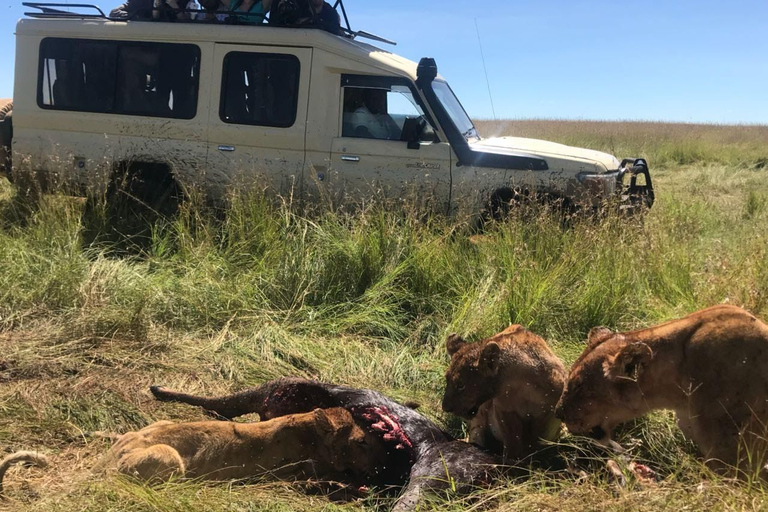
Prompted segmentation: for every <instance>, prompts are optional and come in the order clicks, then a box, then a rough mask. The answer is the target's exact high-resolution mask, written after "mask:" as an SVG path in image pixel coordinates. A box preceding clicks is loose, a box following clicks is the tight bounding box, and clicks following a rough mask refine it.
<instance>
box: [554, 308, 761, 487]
mask: <svg viewBox="0 0 768 512" xmlns="http://www.w3.org/2000/svg"><path fill="white" fill-rule="evenodd" d="M654 409H672V410H674V411H675V413H676V414H677V421H678V424H679V425H680V427H681V429H682V430H683V433H685V434H686V436H688V437H689V438H690V439H692V440H693V441H694V442H695V443H696V445H697V446H698V447H699V450H701V452H702V453H703V454H704V456H705V457H706V459H707V462H708V464H709V465H710V467H712V468H714V469H716V470H723V469H731V468H734V467H736V468H739V469H741V470H745V471H751V472H762V473H765V470H764V469H763V466H764V464H765V462H766V448H768V447H767V446H766V443H765V439H766V438H765V435H766V433H768V428H766V427H767V426H768V326H766V324H764V323H763V322H761V321H760V320H758V319H757V318H755V317H754V316H752V315H751V314H749V313H747V312H746V311H744V310H743V309H741V308H738V307H735V306H726V305H722V306H714V307H711V308H708V309H704V310H702V311H698V312H696V313H692V314H690V315H688V316H686V317H685V318H681V319H678V320H672V321H671V322H667V323H664V324H661V325H657V326H655V327H650V328H647V329H641V330H638V331H632V332H625V333H613V332H611V331H609V330H608V329H606V328H604V327H597V328H595V329H592V331H591V332H590V333H589V346H588V347H587V348H586V349H585V350H584V353H583V354H582V355H581V357H580V358H579V359H578V360H577V361H576V362H575V363H574V364H573V367H572V368H571V373H570V376H569V379H568V387H567V389H566V390H565V393H564V394H563V396H562V398H561V400H560V404H559V405H558V411H557V413H558V417H560V418H561V419H563V421H565V424H566V426H567V427H568V430H570V431H571V432H572V433H575V434H585V435H589V436H591V437H594V438H596V439H598V440H600V441H602V442H603V444H608V445H613V446H615V447H617V445H616V444H615V443H614V442H613V441H611V431H612V430H613V429H614V427H616V426H617V425H618V424H620V423H623V422H625V421H628V420H631V419H633V418H637V417H639V416H642V415H643V414H645V413H647V412H649V411H651V410H654Z"/></svg>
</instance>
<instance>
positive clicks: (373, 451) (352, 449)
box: [313, 407, 387, 476]
mask: <svg viewBox="0 0 768 512" xmlns="http://www.w3.org/2000/svg"><path fill="white" fill-rule="evenodd" d="M313 414H314V417H315V429H316V431H317V434H318V439H319V442H321V443H322V444H323V446H322V448H323V450H322V451H323V452H324V453H325V454H326V455H325V457H324V458H325V460H327V461H328V462H330V464H331V465H332V466H333V468H334V469H335V470H337V471H342V472H347V471H348V472H352V473H353V474H355V475H358V476H362V475H373V474H375V473H376V472H377V471H378V470H379V469H380V468H381V466H382V465H384V461H386V455H387V454H386V447H385V446H384V444H383V443H382V441H381V439H379V437H378V436H377V435H376V434H374V433H372V432H368V431H366V430H364V429H363V428H361V427H360V426H359V425H358V424H357V423H356V422H355V420H354V418H353V417H352V414H350V412H349V411H347V410H346V409H343V408H340V407H335V408H331V409H315V410H314V411H313Z"/></svg>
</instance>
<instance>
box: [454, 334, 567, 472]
mask: <svg viewBox="0 0 768 512" xmlns="http://www.w3.org/2000/svg"><path fill="white" fill-rule="evenodd" d="M446 348H447V349H448V354H449V355H450V356H451V364H450V366H449V367H448V371H447V372H446V374H445V381H446V386H445V394H444V396H443V410H444V411H446V412H450V413H453V414H456V415H457V416H460V417H462V418H465V419H467V420H469V441H470V442H471V443H474V444H477V445H479V446H482V447H485V448H487V449H490V450H492V451H495V452H497V453H500V454H502V455H503V457H504V458H505V459H507V460H510V459H520V458H523V457H526V456H528V455H530V454H532V453H533V452H535V451H537V450H538V448H539V447H540V440H548V441H552V440H555V439H557V438H558V437H559V435H560V429H561V428H560V420H558V419H557V418H556V417H555V414H554V411H555V405H556V404H557V401H558V399H559V398H560V395H561V394H562V392H563V388H564V386H565V379H566V371H565V367H564V366H563V363H562V361H560V359H559V358H558V357H557V356H556V355H555V354H554V353H553V352H552V350H551V349H550V348H549V346H548V345H547V343H546V342H545V341H544V340H543V339H542V338H541V337H539V336H537V335H536V334H534V333H532V332H531V331H529V330H528V329H526V328H524V327H523V326H521V325H511V326H509V327H508V328H507V329H505V330H504V331H502V332H500V333H498V334H496V335H495V336H492V337H490V338H487V339H484V340H482V341H479V342H477V343H471V344H470V343H467V342H465V341H464V340H463V339H462V338H461V337H460V336H458V335H456V334H451V335H450V336H448V338H447V339H446Z"/></svg>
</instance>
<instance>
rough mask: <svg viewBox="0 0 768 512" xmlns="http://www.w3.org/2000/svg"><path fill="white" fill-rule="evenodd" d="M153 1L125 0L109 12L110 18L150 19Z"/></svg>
mask: <svg viewBox="0 0 768 512" xmlns="http://www.w3.org/2000/svg"><path fill="white" fill-rule="evenodd" d="M153 7H154V0H126V1H125V3H124V4H122V5H118V6H117V7H115V8H114V9H112V11H110V13H109V16H110V18H130V19H144V20H148V19H150V18H152V9H153Z"/></svg>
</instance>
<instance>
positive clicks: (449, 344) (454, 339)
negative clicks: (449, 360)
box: [445, 332, 467, 356]
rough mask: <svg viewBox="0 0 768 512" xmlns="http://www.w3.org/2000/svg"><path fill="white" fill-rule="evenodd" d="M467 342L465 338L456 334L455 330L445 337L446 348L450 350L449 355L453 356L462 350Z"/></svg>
mask: <svg viewBox="0 0 768 512" xmlns="http://www.w3.org/2000/svg"><path fill="white" fill-rule="evenodd" d="M466 344H467V342H466V341H464V338H462V337H461V336H459V335H458V334H456V333H455V332H454V333H452V334H449V335H448V337H447V338H445V348H446V349H447V350H448V355H449V356H452V355H453V354H455V353H456V352H458V351H459V350H461V347H463V346H464V345H466Z"/></svg>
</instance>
